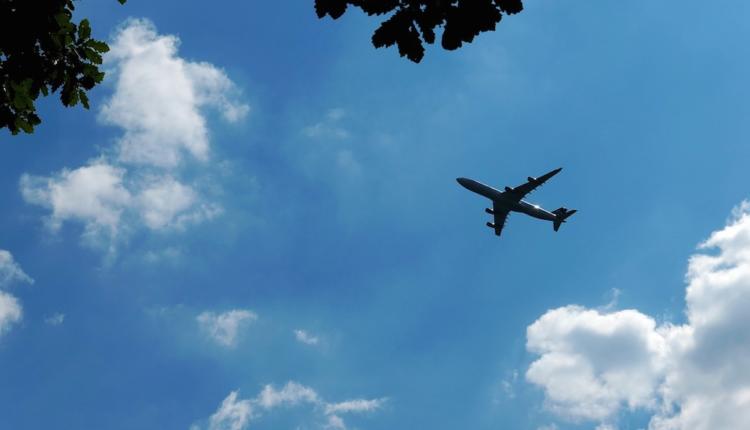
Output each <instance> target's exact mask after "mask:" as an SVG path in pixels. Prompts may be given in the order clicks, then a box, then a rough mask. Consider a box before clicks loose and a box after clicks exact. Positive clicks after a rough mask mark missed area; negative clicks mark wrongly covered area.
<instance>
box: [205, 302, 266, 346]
mask: <svg viewBox="0 0 750 430" xmlns="http://www.w3.org/2000/svg"><path fill="white" fill-rule="evenodd" d="M257 319H258V315H256V314H255V313H254V312H251V311H248V310H244V309H234V310H231V311H227V312H224V313H221V314H216V313H214V312H203V313H201V314H200V315H198V317H197V318H196V320H197V321H198V324H199V325H200V326H201V328H202V329H203V330H204V331H205V332H206V333H208V335H209V336H211V338H212V339H213V340H215V341H216V342H217V343H219V344H220V345H222V346H225V347H233V346H235V345H236V343H237V335H238V333H239V331H240V329H241V328H242V327H244V326H245V325H247V324H249V323H251V322H253V321H255V320H257Z"/></svg>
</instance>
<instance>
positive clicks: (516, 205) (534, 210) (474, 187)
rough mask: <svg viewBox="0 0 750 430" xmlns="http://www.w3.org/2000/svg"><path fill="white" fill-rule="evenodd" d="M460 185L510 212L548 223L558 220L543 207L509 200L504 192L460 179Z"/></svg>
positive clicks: (469, 180) (523, 201) (522, 201)
mask: <svg viewBox="0 0 750 430" xmlns="http://www.w3.org/2000/svg"><path fill="white" fill-rule="evenodd" d="M458 183H459V184H461V185H462V186H463V187H464V188H466V189H468V190H469V191H473V192H475V193H477V194H479V195H482V196H484V197H487V198H488V199H490V200H492V201H493V202H495V203H496V204H497V205H498V206H502V207H504V208H505V209H507V210H509V211H512V212H521V213H524V214H526V215H529V216H532V217H534V218H538V219H542V220H546V221H554V220H555V219H556V216H555V214H553V213H552V212H548V211H546V210H544V209H543V208H542V207H540V206H538V205H535V204H531V203H529V202H527V201H525V200H520V201H518V202H516V201H514V200H511V199H509V198H507V197H506V194H503V192H502V191H500V190H497V189H495V188H492V187H490V186H488V185H485V184H483V183H481V182H478V181H475V180H473V179H468V178H459V179H458Z"/></svg>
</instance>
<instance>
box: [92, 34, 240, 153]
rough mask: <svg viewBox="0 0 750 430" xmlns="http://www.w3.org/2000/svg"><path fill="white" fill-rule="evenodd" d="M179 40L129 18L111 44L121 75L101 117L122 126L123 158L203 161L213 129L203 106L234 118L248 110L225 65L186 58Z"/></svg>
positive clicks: (112, 61)
mask: <svg viewBox="0 0 750 430" xmlns="http://www.w3.org/2000/svg"><path fill="white" fill-rule="evenodd" d="M178 46H179V39H178V38H177V37H176V36H173V35H160V34H158V33H157V32H156V28H155V27H154V25H153V24H152V23H150V22H149V21H146V20H132V21H129V22H128V23H127V24H126V25H125V26H123V27H122V28H121V29H120V31H119V32H118V33H117V36H116V37H115V39H114V42H113V43H112V44H111V51H110V53H109V54H108V55H107V62H108V64H112V66H113V72H114V74H115V76H116V80H117V81H116V84H115V94H114V95H113V96H112V98H111V99H110V100H109V101H108V102H107V103H106V104H105V105H104V108H103V109H102V111H101V119H102V120H103V121H104V122H105V123H109V124H113V125H117V126H119V127H121V128H122V129H123V130H124V135H123V136H122V138H121V139H120V140H119V141H118V148H117V150H118V156H119V158H120V160H121V161H124V162H132V163H139V164H149V165H155V166H162V167H174V166H177V165H178V164H179V163H180V161H181V160H182V158H183V156H184V155H186V154H187V155H190V156H192V157H194V158H196V159H198V160H202V161H205V160H207V159H208V156H209V132H208V127H207V125H206V118H205V117H204V115H203V112H202V111H201V110H202V108H204V107H213V108H217V109H218V110H219V111H220V112H221V113H222V114H223V116H224V118H225V119H227V120H230V121H237V120H239V119H241V118H242V117H244V116H245V114H246V113H247V111H248V106H247V105H245V104H243V103H239V102H236V101H234V94H235V93H236V88H235V87H234V84H233V83H232V81H231V80H229V78H228V77H227V76H226V74H225V73H224V72H223V71H222V70H220V69H218V68H216V67H215V66H213V65H211V64H209V63H205V62H200V63H196V62H188V61H185V60H184V59H182V58H180V57H179V56H178V55H177V48H178Z"/></svg>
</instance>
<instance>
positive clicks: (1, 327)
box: [0, 291, 23, 335]
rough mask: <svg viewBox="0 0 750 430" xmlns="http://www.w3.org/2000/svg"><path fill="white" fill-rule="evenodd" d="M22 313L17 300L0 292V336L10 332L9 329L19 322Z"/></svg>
mask: <svg viewBox="0 0 750 430" xmlns="http://www.w3.org/2000/svg"><path fill="white" fill-rule="evenodd" d="M22 316H23V311H22V310H21V304H20V303H19V302H18V299H16V298H15V297H13V296H12V295H10V294H8V293H4V292H2V291H0V335H3V334H5V333H7V332H8V330H10V327H11V326H12V325H14V324H16V323H17V322H19V321H21V317H22Z"/></svg>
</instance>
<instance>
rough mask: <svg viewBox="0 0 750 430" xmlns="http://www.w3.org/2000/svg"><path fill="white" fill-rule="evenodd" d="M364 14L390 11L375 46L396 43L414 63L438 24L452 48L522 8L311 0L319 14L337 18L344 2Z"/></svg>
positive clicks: (506, 0) (503, 1) (509, 0)
mask: <svg viewBox="0 0 750 430" xmlns="http://www.w3.org/2000/svg"><path fill="white" fill-rule="evenodd" d="M349 5H352V6H356V7H358V8H360V9H362V10H363V11H364V12H365V13H367V14H368V15H386V14H391V13H392V15H390V17H388V18H387V19H386V20H385V21H383V22H382V23H381V24H380V27H379V28H378V29H377V30H375V32H374V33H373V35H372V44H373V45H375V47H376V48H381V47H389V46H392V45H394V44H396V45H397V46H398V52H399V54H401V56H402V57H407V58H408V59H410V60H411V61H414V62H415V63H418V62H420V61H421V60H422V58H423V57H424V45H423V42H426V43H429V44H432V43H435V28H437V27H442V28H443V34H442V37H441V44H442V46H443V48H445V49H447V50H454V49H457V48H459V47H461V45H462V44H463V42H467V43H470V42H471V41H472V40H474V37H476V36H477V35H479V33H481V32H484V31H492V30H494V29H495V26H496V25H497V23H498V22H500V20H501V19H502V17H503V14H505V15H512V14H516V13H518V12H521V10H523V4H522V2H521V0H315V12H316V13H317V14H318V17H319V18H323V17H325V16H326V15H328V16H330V17H331V18H333V19H338V18H339V17H341V16H342V15H343V14H344V12H346V8H347V6H349ZM394 11H395V12H394Z"/></svg>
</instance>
